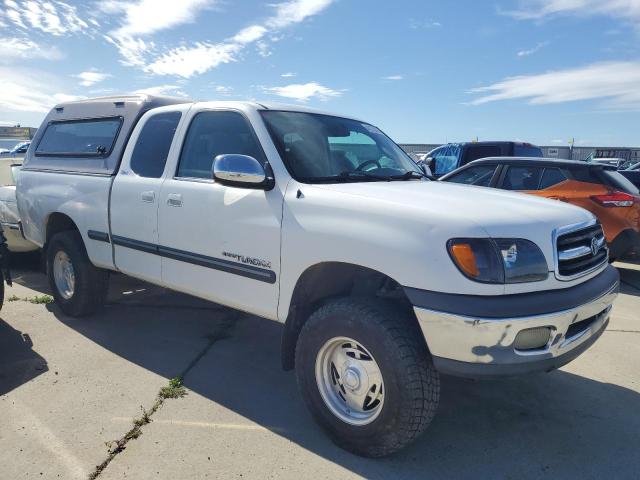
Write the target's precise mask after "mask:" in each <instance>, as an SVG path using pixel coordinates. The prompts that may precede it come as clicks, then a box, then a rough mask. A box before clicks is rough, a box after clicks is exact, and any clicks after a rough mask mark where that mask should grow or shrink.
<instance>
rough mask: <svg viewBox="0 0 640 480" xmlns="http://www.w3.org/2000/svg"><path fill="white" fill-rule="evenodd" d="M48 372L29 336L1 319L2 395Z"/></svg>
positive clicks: (0, 370)
mask: <svg viewBox="0 0 640 480" xmlns="http://www.w3.org/2000/svg"><path fill="white" fill-rule="evenodd" d="M47 370H48V367H47V361H46V360H45V359H44V358H43V357H41V356H40V355H39V354H38V353H37V352H36V351H35V350H33V342H32V341H31V338H29V334H28V333H24V332H21V331H19V330H16V329H14V328H13V327H12V326H11V325H9V324H8V323H7V322H5V321H4V320H2V319H1V318H0V395H4V394H5V393H9V392H10V391H11V390H13V389H14V388H17V387H19V386H20V385H22V384H24V383H27V382H29V381H31V380H33V379H34V378H36V377H37V376H39V375H41V374H43V373H45V372H46V371H47Z"/></svg>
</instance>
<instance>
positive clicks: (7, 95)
mask: <svg viewBox="0 0 640 480" xmlns="http://www.w3.org/2000/svg"><path fill="white" fill-rule="evenodd" d="M60 83H61V82H59V81H57V79H55V78H52V77H50V76H48V75H47V74H45V73H43V72H40V71H38V72H34V71H31V70H20V69H16V68H2V67H0V110H7V111H13V112H48V111H49V110H50V109H51V107H53V106H54V105H55V104H57V103H60V102H66V101H70V100H78V99H80V98H82V97H80V96H77V95H71V94H68V93H65V92H63V91H61V89H60V88H59V84H60Z"/></svg>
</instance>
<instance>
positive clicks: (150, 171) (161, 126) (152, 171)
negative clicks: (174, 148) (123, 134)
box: [130, 112, 182, 178]
mask: <svg viewBox="0 0 640 480" xmlns="http://www.w3.org/2000/svg"><path fill="white" fill-rule="evenodd" d="M181 117H182V114H181V113H180V112H164V113H158V114H156V115H153V116H152V117H149V119H148V120H147V121H146V123H145V124H144V126H143V127H142V130H141V131H140V135H139V136H138V140H137V141H136V146H135V148H134V150H133V154H132V155H131V164H130V165H131V170H132V171H133V172H134V173H135V174H137V175H139V176H141V177H146V178H160V177H161V176H162V174H163V173H164V167H165V164H166V163H167V157H168V156H169V149H170V148H171V143H172V142H173V137H174V135H175V133H176V129H177V128H178V123H180V118H181Z"/></svg>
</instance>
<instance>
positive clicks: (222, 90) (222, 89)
mask: <svg viewBox="0 0 640 480" xmlns="http://www.w3.org/2000/svg"><path fill="white" fill-rule="evenodd" d="M214 91H215V92H216V93H217V94H218V95H222V96H229V95H231V94H232V93H233V87H228V86H226V85H216V86H215V88H214Z"/></svg>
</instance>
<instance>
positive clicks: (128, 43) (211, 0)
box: [0, 0, 640, 146]
mask: <svg viewBox="0 0 640 480" xmlns="http://www.w3.org/2000/svg"><path fill="white" fill-rule="evenodd" d="M639 47H640V0H609V1H607V0H512V1H509V0H499V1H492V0H486V1H485V0H483V1H478V0H446V1H445V0H441V1H428V0H420V1H418V0H413V1H410V0H394V1H393V2H391V1H371V0H243V1H242V2H235V1H232V0H180V1H177V0H174V1H166V0H102V1H96V2H91V1H89V2H71V1H65V2H63V1H56V0H28V1H22V0H0V123H16V122H17V123H21V124H22V125H30V126H38V125H39V123H40V121H41V120H42V118H43V117H44V114H45V113H46V111H47V110H48V109H49V108H50V107H51V106H52V105H54V104H55V103H56V102H59V101H64V100H67V99H74V98H83V97H91V96H101V95H110V94H115V93H124V92H134V91H144V92H149V93H161V94H171V95H184V96H188V97H191V98H195V99H201V100H213V99H226V100H239V99H256V100H269V101H278V102H286V103H303V104H306V105H310V106H314V107H319V108H322V109H323V110H328V111H335V112H337V113H345V114H350V115H355V116H358V117H360V118H363V119H365V120H368V121H370V122H371V123H374V124H376V125H377V126H379V127H380V128H382V129H383V130H385V131H386V132H387V133H389V134H390V135H391V136H392V137H393V138H394V139H395V140H397V141H398V142H416V143H439V142H445V141H465V140H471V139H473V138H476V137H478V138H479V139H480V140H490V139H494V140H498V139H500V140H523V141H531V142H535V143H538V144H543V145H554V144H556V145H566V144H567V142H568V140H569V139H570V138H572V137H575V139H576V144H578V145H628V146H637V145H640V138H638V137H639V133H640V128H639V126H640V120H639V119H640V55H639V53H640V52H639Z"/></svg>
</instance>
